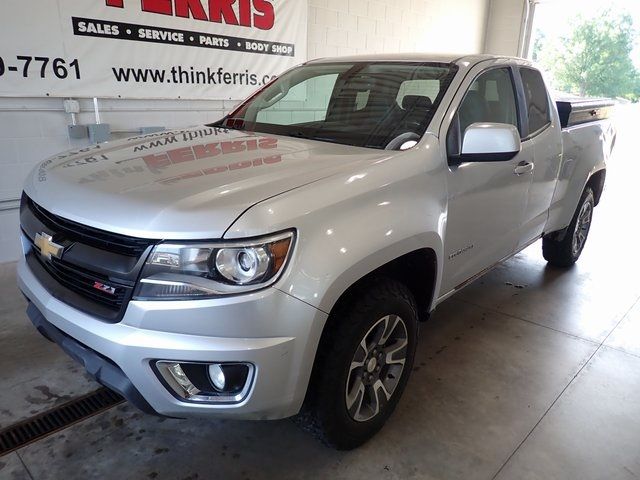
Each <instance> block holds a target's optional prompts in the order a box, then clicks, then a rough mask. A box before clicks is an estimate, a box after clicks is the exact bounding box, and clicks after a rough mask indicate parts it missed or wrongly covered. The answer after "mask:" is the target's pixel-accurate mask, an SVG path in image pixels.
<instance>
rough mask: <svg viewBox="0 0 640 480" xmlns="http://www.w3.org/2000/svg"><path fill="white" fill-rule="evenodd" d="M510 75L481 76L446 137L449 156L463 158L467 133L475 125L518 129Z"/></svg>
mask: <svg viewBox="0 0 640 480" xmlns="http://www.w3.org/2000/svg"><path fill="white" fill-rule="evenodd" d="M516 105H517V104H516V94H515V90H514V88H513V80H512V77H511V71H510V69H508V68H496V69H493V70H489V71H488V72H485V73H483V74H482V75H480V76H479V77H478V78H476V80H475V81H474V82H473V84H472V85H471V87H469V90H468V91H467V94H466V95H465V97H464V99H463V100H462V103H461V104H460V107H459V108H458V112H457V113H456V116H455V118H454V120H453V122H452V124H451V127H450V128H449V132H448V134H447V149H448V154H449V156H456V155H459V154H460V151H461V147H462V137H463V136H464V132H465V130H466V129H467V127H469V125H471V124H473V123H508V124H510V125H514V126H515V127H516V128H517V127H518V108H517V106H516Z"/></svg>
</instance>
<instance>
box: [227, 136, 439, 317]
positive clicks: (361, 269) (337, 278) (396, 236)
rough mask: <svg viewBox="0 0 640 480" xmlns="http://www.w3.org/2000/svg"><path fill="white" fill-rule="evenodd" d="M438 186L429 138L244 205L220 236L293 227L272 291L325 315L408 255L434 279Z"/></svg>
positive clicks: (436, 156)
mask: <svg viewBox="0 0 640 480" xmlns="http://www.w3.org/2000/svg"><path fill="white" fill-rule="evenodd" d="M445 223H446V181H445V178H444V166H443V165H442V164H441V162H440V160H439V154H438V145H437V140H436V139H435V138H434V139H433V140H432V141H427V142H426V143H425V144H424V145H421V146H420V147H419V148H416V149H413V150H409V151H406V152H394V153H393V154H390V157H388V158H386V159H384V160H382V161H376V162H375V163H373V164H370V165H367V166H363V167H362V168H361V169H360V170H358V171H351V172H348V173H344V174H339V175H335V176H333V177H330V178H326V179H323V180H320V181H318V182H316V183H314V184H311V185H307V186H305V187H303V188H301V189H297V190H293V191H290V192H286V193H284V194H281V195H279V196H277V197H274V198H272V199H269V200H267V201H264V202H262V203H260V204H259V205H256V206H254V207H252V208H251V209H250V210H249V211H248V212H246V213H245V214H244V215H243V216H242V217H241V218H240V219H238V221H236V222H235V223H234V225H232V227H231V228H230V229H229V231H228V232H227V234H226V235H225V238H241V237H244V236H251V235H256V234H258V233H265V232H273V231H277V230H282V229H287V228H292V227H295V228H296V229H297V231H298V237H297V242H296V247H295V251H294V253H293V256H292V259H291V262H290V264H289V265H288V267H287V271H286V272H285V274H284V275H283V277H282V278H281V279H280V280H279V281H278V282H277V283H276V285H275V286H276V288H278V289H280V290H282V291H284V292H286V293H288V294H290V295H293V296H294V297H296V298H298V299H300V300H302V301H304V302H306V303H308V304H310V305H313V306H315V307H316V308H318V309H320V310H322V311H324V312H327V313H329V312H330V311H331V309H332V308H333V306H334V305H335V303H336V302H337V300H338V299H339V298H340V296H341V295H342V294H343V293H344V292H345V291H346V290H347V289H348V288H349V287H350V286H351V285H353V284H354V283H355V282H357V281H358V280H360V279H361V278H362V277H364V276H365V275H367V274H368V273H371V272H372V271H374V270H376V269H377V268H379V267H381V266H383V265H385V264H386V263H388V262H390V261H392V260H394V259H396V258H398V257H400V256H402V255H404V254H407V253H410V252H412V251H415V250H419V249H423V248H430V249H432V250H433V251H434V252H435V253H436V257H437V263H438V265H437V277H436V287H435V288H436V292H435V294H436V295H434V297H435V296H437V292H438V290H439V284H440V283H439V282H440V278H441V273H442V258H443V255H442V252H443V244H442V243H443V242H442V238H443V231H444V227H445Z"/></svg>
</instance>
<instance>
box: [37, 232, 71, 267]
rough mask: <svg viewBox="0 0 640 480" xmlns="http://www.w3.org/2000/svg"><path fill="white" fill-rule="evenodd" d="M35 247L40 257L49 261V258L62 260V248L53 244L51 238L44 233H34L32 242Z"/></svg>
mask: <svg viewBox="0 0 640 480" xmlns="http://www.w3.org/2000/svg"><path fill="white" fill-rule="evenodd" d="M33 243H35V245H36V247H38V249H39V250H40V255H42V256H43V257H44V258H46V259H47V260H51V257H55V258H58V259H59V258H62V252H63V251H64V247H63V246H62V245H58V244H57V243H54V242H53V237H52V236H51V235H48V234H46V233H44V232H42V233H36V238H35V240H34V242H33Z"/></svg>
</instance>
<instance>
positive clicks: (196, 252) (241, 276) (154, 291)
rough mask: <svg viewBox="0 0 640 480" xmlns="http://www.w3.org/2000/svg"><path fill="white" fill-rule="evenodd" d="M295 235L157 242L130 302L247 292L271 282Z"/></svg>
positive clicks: (281, 266)
mask: <svg viewBox="0 0 640 480" xmlns="http://www.w3.org/2000/svg"><path fill="white" fill-rule="evenodd" d="M293 242H294V233H293V232H291V231H289V232H283V233H279V234H275V235H270V236H268V237H261V238H253V239H248V240H237V241H236V240H232V241H224V240H222V241H220V242H215V243H207V244H204V243H193V244H188V243H184V244H177V243H161V244H159V245H157V246H156V247H154V249H153V251H152V252H151V254H150V255H149V258H147V261H146V263H145V265H144V268H143V269H142V275H141V279H140V282H139V283H138V287H137V288H136V292H135V294H134V299H136V300H147V299H148V300H152V299H153V300H180V299H199V298H213V297H219V296H222V295H232V294H235V293H245V292H249V291H252V290H258V289H260V288H264V287H267V286H269V285H271V284H272V283H274V282H275V281H276V280H277V279H278V277H279V275H280V273H281V272H282V270H283V269H284V266H285V264H286V263H287V260H288V258H289V256H290V253H291V251H292V249H293Z"/></svg>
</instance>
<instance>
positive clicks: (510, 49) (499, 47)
mask: <svg viewBox="0 0 640 480" xmlns="http://www.w3.org/2000/svg"><path fill="white" fill-rule="evenodd" d="M526 1H527V0H491V12H490V14H489V18H488V22H487V35H486V39H485V45H484V51H485V52H487V53H493V54H496V55H510V56H517V55H518V54H519V49H520V30H521V28H522V20H523V16H524V15H525V12H526V10H525V6H526V4H525V2H526Z"/></svg>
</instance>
